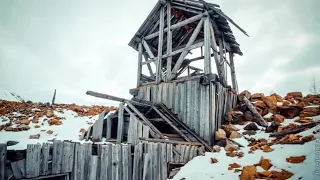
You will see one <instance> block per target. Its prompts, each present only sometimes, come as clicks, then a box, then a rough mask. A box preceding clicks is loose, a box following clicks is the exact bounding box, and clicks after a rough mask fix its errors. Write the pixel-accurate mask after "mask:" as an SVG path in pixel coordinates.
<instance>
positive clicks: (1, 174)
mask: <svg viewBox="0 0 320 180" xmlns="http://www.w3.org/2000/svg"><path fill="white" fill-rule="evenodd" d="M6 162H7V144H2V143H1V144H0V179H1V180H5V179H6V175H5V172H6Z"/></svg>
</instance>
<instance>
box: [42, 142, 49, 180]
mask: <svg viewBox="0 0 320 180" xmlns="http://www.w3.org/2000/svg"><path fill="white" fill-rule="evenodd" d="M49 152H50V144H49V143H43V144H42V149H41V155H40V159H41V161H40V175H42V176H44V175H48V174H49V173H50V172H49V166H48V163H49Z"/></svg>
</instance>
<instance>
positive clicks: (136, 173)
mask: <svg viewBox="0 0 320 180" xmlns="http://www.w3.org/2000/svg"><path fill="white" fill-rule="evenodd" d="M0 147H1V148H0V149H1V152H2V153H3V154H2V155H3V156H2V157H5V156H6V154H7V153H6V149H7V147H6V144H1V146H0ZM173 147H174V145H173V144H167V143H153V142H138V143H137V144H136V145H135V146H134V152H133V153H132V152H131V144H123V143H122V144H112V143H106V144H98V148H97V155H92V143H84V144H80V143H70V142H62V141H54V142H53V144H50V143H43V144H30V145H28V148H27V150H26V159H21V160H18V161H15V162H11V163H10V164H11V166H7V167H6V168H9V169H12V176H13V177H15V178H16V179H21V178H37V177H39V176H53V175H59V174H68V173H70V179H71V180H86V179H98V180H104V179H110V180H141V179H146V180H148V179H155V180H166V179H167V174H168V172H167V163H168V162H177V163H187V162H188V161H190V160H191V159H192V158H194V157H196V156H198V155H202V154H203V153H204V148H203V146H200V147H199V146H187V145H176V146H175V148H176V149H177V150H178V152H179V153H180V155H178V154H174V153H173ZM50 149H52V156H51V154H50V151H51V150H50ZM132 155H133V156H132ZM3 159H4V158H2V159H0V160H1V165H5V163H4V162H3ZM4 167H5V166H4ZM1 171H2V172H1V173H3V174H1V176H2V177H1V178H2V179H5V174H4V172H9V171H5V169H1ZM8 176H10V175H6V177H8ZM2 179H1V180H2ZM67 179H68V178H67Z"/></svg>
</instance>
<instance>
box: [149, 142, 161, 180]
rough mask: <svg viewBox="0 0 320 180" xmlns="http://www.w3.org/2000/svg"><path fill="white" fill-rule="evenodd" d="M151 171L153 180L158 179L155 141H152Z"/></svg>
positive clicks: (157, 158)
mask: <svg viewBox="0 0 320 180" xmlns="http://www.w3.org/2000/svg"><path fill="white" fill-rule="evenodd" d="M151 146H152V155H153V156H152V172H153V178H152V179H154V180H159V173H160V172H159V154H158V145H157V143H152V144H151Z"/></svg>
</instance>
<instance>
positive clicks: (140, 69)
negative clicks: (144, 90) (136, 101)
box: [137, 43, 143, 87]
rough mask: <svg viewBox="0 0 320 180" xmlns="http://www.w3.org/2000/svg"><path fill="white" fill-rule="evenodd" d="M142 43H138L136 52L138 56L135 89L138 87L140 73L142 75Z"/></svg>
mask: <svg viewBox="0 0 320 180" xmlns="http://www.w3.org/2000/svg"><path fill="white" fill-rule="evenodd" d="M142 50H143V49H142V43H139V47H138V51H139V56H138V75H137V87H139V86H140V78H141V73H142V64H141V63H142Z"/></svg>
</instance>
